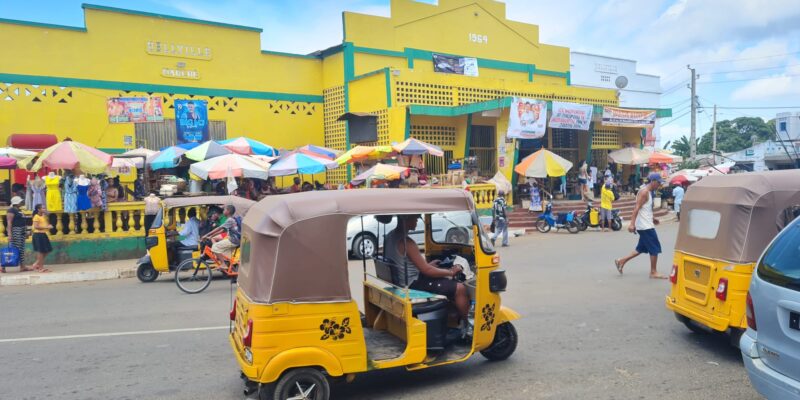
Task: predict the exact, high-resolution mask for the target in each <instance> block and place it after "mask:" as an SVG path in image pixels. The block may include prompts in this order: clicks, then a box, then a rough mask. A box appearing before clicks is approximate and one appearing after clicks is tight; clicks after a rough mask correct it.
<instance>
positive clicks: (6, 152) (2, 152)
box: [0, 147, 36, 160]
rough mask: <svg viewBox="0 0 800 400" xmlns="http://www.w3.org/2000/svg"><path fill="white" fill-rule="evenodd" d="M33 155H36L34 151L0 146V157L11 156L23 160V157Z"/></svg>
mask: <svg viewBox="0 0 800 400" xmlns="http://www.w3.org/2000/svg"><path fill="white" fill-rule="evenodd" d="M35 155H36V152H35V151H28V150H22V149H15V148H13V147H0V156H2V157H11V158H14V159H16V160H23V159H25V158H28V157H33V156H35Z"/></svg>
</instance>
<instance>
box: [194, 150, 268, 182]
mask: <svg viewBox="0 0 800 400" xmlns="http://www.w3.org/2000/svg"><path fill="white" fill-rule="evenodd" d="M269 168H270V166H269V163H265V162H262V161H259V160H257V159H255V158H253V157H249V156H245V155H241V154H225V155H222V156H218V157H214V158H209V159H208V160H205V161H201V162H198V163H194V164H192V165H191V166H190V167H189V170H190V171H191V172H192V173H193V174H195V175H197V176H198V177H200V178H201V179H224V178H230V177H233V178H237V177H243V178H256V179H267V178H268V177H269V173H268V171H269Z"/></svg>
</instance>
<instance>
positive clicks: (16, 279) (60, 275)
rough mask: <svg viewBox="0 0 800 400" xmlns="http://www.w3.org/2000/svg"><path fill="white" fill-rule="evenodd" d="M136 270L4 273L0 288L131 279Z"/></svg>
mask: <svg viewBox="0 0 800 400" xmlns="http://www.w3.org/2000/svg"><path fill="white" fill-rule="evenodd" d="M135 276H136V268H120V269H109V270H101V271H72V272H48V273H44V274H24V275H22V274H18V273H6V274H4V275H3V276H0V286H25V285H47V284H52V283H70V282H88V281H102V280H109V279H123V278H133V277H135Z"/></svg>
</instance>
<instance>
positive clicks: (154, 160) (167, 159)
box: [147, 146, 186, 171]
mask: <svg viewBox="0 0 800 400" xmlns="http://www.w3.org/2000/svg"><path fill="white" fill-rule="evenodd" d="M183 153H186V149H184V148H182V147H178V146H172V147H167V148H166V149H164V150H161V151H159V152H158V153H156V154H153V155H152V156H151V157H149V158H148V159H147V165H149V166H150V168H151V169H152V170H153V171H155V170H157V169H164V168H175V167H176V166H178V163H180V162H181V156H182V155H183Z"/></svg>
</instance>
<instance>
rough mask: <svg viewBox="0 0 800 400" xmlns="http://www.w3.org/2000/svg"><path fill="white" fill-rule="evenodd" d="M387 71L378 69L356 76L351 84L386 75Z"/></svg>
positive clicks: (351, 80)
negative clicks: (373, 76) (374, 76)
mask: <svg viewBox="0 0 800 400" xmlns="http://www.w3.org/2000/svg"><path fill="white" fill-rule="evenodd" d="M385 70H386V68H381V69H376V70H375V71H370V72H367V73H363V74H361V75H356V76H354V77H353V79H350V82H353V81H357V80H359V79H364V78H367V77H370V76H372V75H378V74H382V73H384V71H385Z"/></svg>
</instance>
